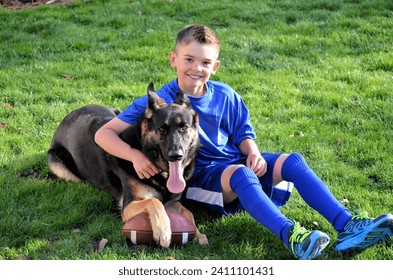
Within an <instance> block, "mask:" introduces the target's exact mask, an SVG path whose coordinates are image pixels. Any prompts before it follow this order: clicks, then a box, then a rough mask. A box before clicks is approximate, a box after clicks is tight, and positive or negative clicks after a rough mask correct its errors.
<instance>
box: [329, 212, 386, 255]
mask: <svg viewBox="0 0 393 280" xmlns="http://www.w3.org/2000/svg"><path fill="white" fill-rule="evenodd" d="M392 235H393V215H392V214H382V215H381V216H379V217H378V218H375V219H371V218H369V217H368V215H367V212H366V211H363V212H358V211H357V212H356V213H355V215H354V216H353V217H352V219H351V220H349V221H348V222H347V223H346V225H345V227H344V231H342V232H341V233H339V235H338V238H337V245H336V250H337V251H348V250H365V249H367V248H369V247H371V246H374V245H376V244H378V243H382V242H384V241H386V240H390V238H391V236H392Z"/></svg>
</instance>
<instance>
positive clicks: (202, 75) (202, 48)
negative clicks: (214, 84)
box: [169, 41, 220, 96]
mask: <svg viewBox="0 0 393 280" xmlns="http://www.w3.org/2000/svg"><path fill="white" fill-rule="evenodd" d="M217 58H218V49H217V48H216V47H214V46H211V45H208V44H200V43H197V42H195V41H192V42H190V43H189V44H181V45H179V46H177V48H176V50H175V51H174V52H171V53H170V54H169V61H170V63H171V66H172V67H173V68H176V71H177V76H178V83H179V87H180V89H181V90H182V91H183V92H185V93H187V94H189V95H193V96H202V95H203V94H205V91H206V89H205V83H206V82H207V81H208V80H209V79H210V77H211V75H213V74H214V73H216V71H217V69H218V67H219V66H220V62H219V61H218V60H217Z"/></svg>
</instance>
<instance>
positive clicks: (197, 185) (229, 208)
mask: <svg viewBox="0 0 393 280" xmlns="http://www.w3.org/2000/svg"><path fill="white" fill-rule="evenodd" d="M261 154H262V156H263V158H264V159H265V160H266V163H267V171H266V173H265V174H264V175H263V176H262V177H259V181H260V183H261V188H262V189H263V191H264V192H265V193H266V195H268V196H269V197H270V199H271V200H272V201H273V203H274V204H275V205H276V206H277V207H280V206H283V205H285V203H286V202H287V201H288V199H289V197H290V196H291V193H292V189H293V184H292V183H290V182H286V181H284V182H282V183H280V184H278V185H276V186H275V185H274V184H273V167H274V164H275V163H276V160H277V158H278V157H279V156H280V155H281V154H271V153H261ZM233 164H244V165H245V164H246V162H245V160H241V161H239V162H231V163H220V162H212V163H210V164H208V165H204V166H197V167H196V168H195V173H194V176H193V177H192V179H191V180H190V182H189V184H188V188H187V190H186V195H185V200H186V202H187V201H188V200H190V201H192V202H197V203H202V204H204V206H207V208H208V209H209V210H211V211H213V212H216V213H218V214H222V215H230V214H233V213H235V212H238V211H241V210H244V208H243V205H242V204H241V203H240V201H239V200H238V199H236V200H235V201H234V202H231V203H229V204H224V200H223V196H222V187H221V174H222V172H223V171H224V170H225V169H226V168H227V167H228V166H229V165H233Z"/></svg>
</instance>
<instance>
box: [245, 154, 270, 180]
mask: <svg viewBox="0 0 393 280" xmlns="http://www.w3.org/2000/svg"><path fill="white" fill-rule="evenodd" d="M246 164H247V167H248V168H251V169H252V170H253V171H254V172H255V175H257V176H258V177H261V176H263V175H264V174H265V173H266V171H267V164H266V161H265V159H264V158H263V157H262V155H261V154H260V153H250V154H248V156H247V163H246Z"/></svg>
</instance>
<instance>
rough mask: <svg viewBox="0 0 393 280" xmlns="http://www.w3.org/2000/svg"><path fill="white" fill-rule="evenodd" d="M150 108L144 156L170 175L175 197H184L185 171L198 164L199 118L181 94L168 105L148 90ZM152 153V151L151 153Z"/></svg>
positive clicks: (145, 123) (169, 184) (144, 126)
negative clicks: (154, 160) (190, 165)
mask: <svg viewBox="0 0 393 280" xmlns="http://www.w3.org/2000/svg"><path fill="white" fill-rule="evenodd" d="M147 94H148V98H149V101H148V107H147V109H146V111H145V118H144V120H143V122H142V138H143V141H142V142H143V152H144V153H145V154H149V153H150V155H151V153H156V154H154V155H153V156H151V157H150V159H152V158H153V159H159V160H158V161H156V162H154V163H155V164H156V165H157V167H158V168H160V169H161V170H163V171H166V172H169V178H168V181H167V188H168V190H169V191H170V192H172V193H180V192H182V191H183V190H184V188H185V180H184V178H183V173H184V169H185V167H187V166H188V165H189V164H191V163H192V162H193V160H194V157H195V154H196V149H197V148H198V145H199V139H198V116H197V114H196V113H195V111H194V110H192V109H191V107H190V101H189V99H188V96H187V95H186V94H184V93H181V92H178V93H177V94H176V99H175V101H174V102H173V103H171V104H166V103H165V102H164V100H162V99H161V98H159V97H158V95H157V94H156V93H155V91H154V87H153V84H152V83H150V85H149V87H148V93H147ZM149 150H150V151H149Z"/></svg>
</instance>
